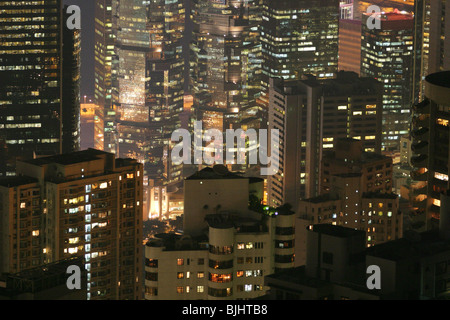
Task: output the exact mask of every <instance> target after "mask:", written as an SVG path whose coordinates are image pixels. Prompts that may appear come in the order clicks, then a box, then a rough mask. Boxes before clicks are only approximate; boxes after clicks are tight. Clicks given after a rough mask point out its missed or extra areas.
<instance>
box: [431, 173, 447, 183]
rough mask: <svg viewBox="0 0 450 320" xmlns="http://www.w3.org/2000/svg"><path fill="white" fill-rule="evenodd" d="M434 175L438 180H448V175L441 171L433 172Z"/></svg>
mask: <svg viewBox="0 0 450 320" xmlns="http://www.w3.org/2000/svg"><path fill="white" fill-rule="evenodd" d="M434 177H435V178H436V179H439V180H443V181H448V175H446V174H443V173H439V172H435V173H434Z"/></svg>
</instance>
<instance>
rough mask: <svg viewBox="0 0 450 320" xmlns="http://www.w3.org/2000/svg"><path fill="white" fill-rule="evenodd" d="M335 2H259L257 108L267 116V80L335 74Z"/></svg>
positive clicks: (336, 24) (336, 2) (337, 12)
mask: <svg viewBox="0 0 450 320" xmlns="http://www.w3.org/2000/svg"><path fill="white" fill-rule="evenodd" d="M339 5H340V2H339V1H338V0H332V1H324V0H313V1H311V0H308V1H306V0H301V1H297V0H295V1H294V0H283V1H268V0H267V1H263V7H262V8H263V12H262V22H261V25H260V34H261V35H260V39H261V45H262V49H261V50H262V69H261V71H262V76H261V78H262V81H261V97H260V100H259V103H260V105H261V106H262V108H263V109H264V110H266V112H267V108H268V102H269V98H268V97H269V94H268V90H269V79H270V78H271V77H276V78H282V79H301V78H302V76H304V75H306V74H312V75H314V76H316V77H317V78H318V79H327V78H333V77H335V75H336V72H337V70H338V29H339V15H340V8H339Z"/></svg>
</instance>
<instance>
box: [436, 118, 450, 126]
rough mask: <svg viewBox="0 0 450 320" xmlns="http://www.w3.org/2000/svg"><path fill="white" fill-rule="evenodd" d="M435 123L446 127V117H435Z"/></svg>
mask: <svg viewBox="0 0 450 320" xmlns="http://www.w3.org/2000/svg"><path fill="white" fill-rule="evenodd" d="M436 123H437V124H438V125H441V126H446V127H448V120H447V119H440V118H437V119H436Z"/></svg>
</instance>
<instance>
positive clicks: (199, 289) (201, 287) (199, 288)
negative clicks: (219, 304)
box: [197, 286, 205, 293]
mask: <svg viewBox="0 0 450 320" xmlns="http://www.w3.org/2000/svg"><path fill="white" fill-rule="evenodd" d="M204 291H205V287H204V286H197V292H198V293H202V292H204Z"/></svg>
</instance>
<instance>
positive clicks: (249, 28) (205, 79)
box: [190, 0, 260, 130]
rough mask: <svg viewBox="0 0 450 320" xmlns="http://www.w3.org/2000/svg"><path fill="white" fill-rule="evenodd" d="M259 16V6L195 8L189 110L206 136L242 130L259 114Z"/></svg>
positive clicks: (205, 4) (199, 4)
mask: <svg viewBox="0 0 450 320" xmlns="http://www.w3.org/2000/svg"><path fill="white" fill-rule="evenodd" d="M259 10H260V5H259V1H246V2H240V1H220V2H219V1H217V2H213V1H209V0H198V1H195V2H194V4H193V7H192V17H193V28H194V29H193V36H192V42H191V52H190V55H191V62H190V63H191V71H190V74H191V77H190V78H191V88H192V94H193V97H194V102H193V108H192V110H193V117H194V119H196V120H198V121H200V120H201V121H203V129H205V130H207V129H210V128H214V129H219V130H224V129H227V128H231V127H240V124H239V123H240V120H241V119H242V118H245V117H249V116H255V114H256V112H257V111H255V108H254V107H255V99H256V96H257V94H258V93H259V79H258V72H259V66H260V60H259V52H260V51H259V50H260V48H259V45H258V41H257V39H258V38H257V37H258V28H257V25H258V22H259V19H260V13H259Z"/></svg>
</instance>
